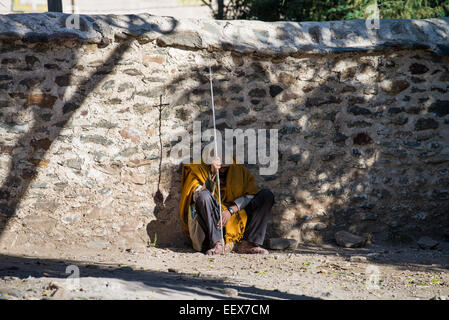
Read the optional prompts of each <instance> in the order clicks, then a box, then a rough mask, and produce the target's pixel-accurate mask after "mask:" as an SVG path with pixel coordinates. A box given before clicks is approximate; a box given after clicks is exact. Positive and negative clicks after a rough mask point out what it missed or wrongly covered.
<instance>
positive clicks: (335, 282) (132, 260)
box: [0, 242, 449, 300]
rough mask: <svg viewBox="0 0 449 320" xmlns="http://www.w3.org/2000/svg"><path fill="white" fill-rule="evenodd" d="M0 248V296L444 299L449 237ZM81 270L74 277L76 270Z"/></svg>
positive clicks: (447, 286)
mask: <svg viewBox="0 0 449 320" xmlns="http://www.w3.org/2000/svg"><path fill="white" fill-rule="evenodd" d="M66 251H67V252H52V253H48V255H47V256H46V257H42V256H41V255H40V256H39V258H38V257H36V253H35V254H34V256H33V254H32V253H31V254H22V255H17V254H16V255H12V254H10V253H7V252H0V298H1V299H13V300H17V299H19V300H22V299H31V300H34V299H76V300H78V299H82V300H91V299H95V300H96V299H357V300H365V299H374V300H377V299H413V300H415V299H424V300H428V299H432V298H436V299H438V300H440V299H446V298H447V297H448V296H449V242H440V244H439V246H438V248H437V249H436V250H423V249H420V248H419V247H418V246H417V245H416V244H413V245H408V246H388V245H382V246H381V245H375V244H370V245H368V246H366V247H364V248H360V249H346V248H341V247H338V246H336V245H324V246H320V247H315V246H300V247H298V248H297V249H296V250H290V251H270V254H269V255H265V256H260V255H242V254H237V253H229V254H227V255H225V256H206V255H204V254H202V253H197V252H194V251H193V250H191V249H189V248H157V247H148V248H146V249H142V250H141V251H140V252H133V251H131V250H128V251H124V252H118V251H113V250H100V251H98V250H96V251H95V250H90V249H89V250H88V249H84V248H79V247H78V248H76V247H74V248H70V249H68V250H66ZM78 276H79V277H78Z"/></svg>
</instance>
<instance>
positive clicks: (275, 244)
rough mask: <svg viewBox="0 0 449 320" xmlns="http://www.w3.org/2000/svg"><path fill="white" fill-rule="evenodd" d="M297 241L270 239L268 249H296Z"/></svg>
mask: <svg viewBox="0 0 449 320" xmlns="http://www.w3.org/2000/svg"><path fill="white" fill-rule="evenodd" d="M296 246H297V241H296V240H295V239H286V238H270V239H268V248H269V249H272V250H285V249H295V248H296Z"/></svg>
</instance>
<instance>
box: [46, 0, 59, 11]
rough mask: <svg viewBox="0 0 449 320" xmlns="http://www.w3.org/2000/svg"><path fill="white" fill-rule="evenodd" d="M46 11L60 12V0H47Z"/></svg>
mask: <svg viewBox="0 0 449 320" xmlns="http://www.w3.org/2000/svg"><path fill="white" fill-rule="evenodd" d="M47 4H48V12H62V0H47Z"/></svg>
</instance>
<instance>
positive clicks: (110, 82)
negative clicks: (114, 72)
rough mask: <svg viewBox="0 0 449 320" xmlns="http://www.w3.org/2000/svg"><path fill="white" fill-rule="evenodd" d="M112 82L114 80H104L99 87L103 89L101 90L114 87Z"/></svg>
mask: <svg viewBox="0 0 449 320" xmlns="http://www.w3.org/2000/svg"><path fill="white" fill-rule="evenodd" d="M114 83H115V81H114V80H109V81H106V82H105V83H104V84H103V85H102V86H101V89H103V90H108V89H111V88H113V87H114Z"/></svg>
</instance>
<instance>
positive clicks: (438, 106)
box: [429, 100, 449, 117]
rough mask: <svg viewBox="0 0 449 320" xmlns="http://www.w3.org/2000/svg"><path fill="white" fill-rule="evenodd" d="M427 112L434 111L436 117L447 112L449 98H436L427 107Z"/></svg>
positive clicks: (448, 112)
mask: <svg viewBox="0 0 449 320" xmlns="http://www.w3.org/2000/svg"><path fill="white" fill-rule="evenodd" d="M429 112H433V113H435V114H436V115H437V116H438V117H444V116H446V115H448V114H449V100H437V101H435V102H434V103H432V104H431V105H430V107H429Z"/></svg>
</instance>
